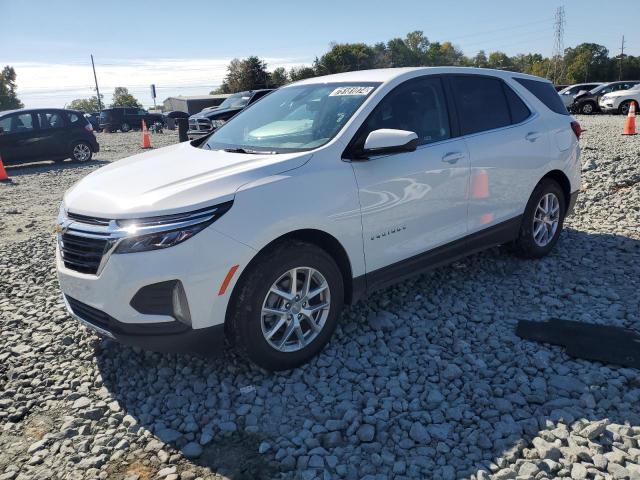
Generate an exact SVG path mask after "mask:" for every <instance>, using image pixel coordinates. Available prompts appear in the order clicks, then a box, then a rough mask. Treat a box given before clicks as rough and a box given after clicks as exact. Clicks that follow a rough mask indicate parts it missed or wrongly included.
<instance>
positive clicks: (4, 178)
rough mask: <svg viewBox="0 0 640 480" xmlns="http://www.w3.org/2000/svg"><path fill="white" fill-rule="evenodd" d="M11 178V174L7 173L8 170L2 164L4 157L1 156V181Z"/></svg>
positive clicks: (8, 180)
mask: <svg viewBox="0 0 640 480" xmlns="http://www.w3.org/2000/svg"><path fill="white" fill-rule="evenodd" d="M10 181H11V179H10V178H9V175H7V171H6V170H5V169H4V165H3V164H2V157H0V182H10Z"/></svg>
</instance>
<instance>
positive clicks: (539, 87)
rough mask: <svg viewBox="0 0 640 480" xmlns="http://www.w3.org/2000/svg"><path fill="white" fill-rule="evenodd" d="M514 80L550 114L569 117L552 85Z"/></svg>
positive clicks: (529, 80)
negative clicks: (549, 111)
mask: <svg viewBox="0 0 640 480" xmlns="http://www.w3.org/2000/svg"><path fill="white" fill-rule="evenodd" d="M514 80H515V81H516V82H518V83H519V84H520V85H522V86H523V87H524V88H526V89H527V90H529V91H530V92H531V93H532V94H533V95H534V96H535V97H536V98H537V99H538V100H540V101H541V102H542V103H544V104H545V106H546V107H547V108H548V109H549V110H551V111H552V112H555V113H559V114H561V115H569V111H568V110H567V107H565V106H564V103H562V99H561V98H560V95H558V92H556V90H555V88H553V85H551V84H550V83H549V82H543V81H539V80H531V79H528V78H518V77H515V78H514Z"/></svg>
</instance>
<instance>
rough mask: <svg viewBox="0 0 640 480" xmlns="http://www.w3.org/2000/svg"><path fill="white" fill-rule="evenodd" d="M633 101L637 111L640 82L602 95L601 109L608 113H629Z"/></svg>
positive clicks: (639, 98)
mask: <svg viewBox="0 0 640 480" xmlns="http://www.w3.org/2000/svg"><path fill="white" fill-rule="evenodd" d="M631 103H635V106H636V111H638V105H639V104H640V83H637V84H635V85H633V86H632V87H630V88H628V89H626V90H618V91H616V92H611V93H607V94H605V95H603V96H602V97H600V102H599V106H600V110H602V111H603V112H607V113H620V114H622V115H627V114H628V113H629V108H630V107H631Z"/></svg>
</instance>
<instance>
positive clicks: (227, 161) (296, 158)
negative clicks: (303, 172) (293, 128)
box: [64, 142, 311, 219]
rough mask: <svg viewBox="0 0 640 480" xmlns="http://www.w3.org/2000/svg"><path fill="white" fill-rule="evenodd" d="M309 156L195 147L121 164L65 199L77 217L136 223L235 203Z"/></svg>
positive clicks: (91, 177) (102, 170) (77, 187)
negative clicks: (243, 190) (245, 189)
mask: <svg viewBox="0 0 640 480" xmlns="http://www.w3.org/2000/svg"><path fill="white" fill-rule="evenodd" d="M310 158H311V154H310V153H308V152H301V153H287V154H279V155H269V154H265V155H260V154H256V155H254V154H242V153H230V152H224V151H218V150H203V149H200V148H196V147H193V146H192V145H191V144H190V143H189V142H184V143H180V144H177V145H172V146H170V147H165V148H162V149H159V150H152V151H148V152H145V153H141V154H139V155H134V156H132V157H129V158H126V159H124V160H119V161H117V162H114V163H112V164H110V165H108V166H106V167H103V168H100V169H98V170H96V171H95V172H93V173H91V174H89V175H87V176H86V177H85V178H83V179H82V180H80V181H79V182H78V183H77V184H75V185H74V186H73V187H72V188H71V189H69V190H68V191H67V193H66V194H65V197H64V202H65V205H66V208H67V209H68V210H70V211H71V212H73V213H78V214H80V215H89V216H94V217H102V218H115V219H121V218H136V217H145V216H155V215H165V214H171V213H179V212H185V211H189V210H196V209H198V208H202V207H206V206H210V205H213V204H215V203H219V202H224V201H228V200H231V199H232V198H233V196H234V194H235V192H236V191H237V190H238V188H240V187H241V186H242V185H244V184H246V183H248V182H252V181H255V180H259V179H261V178H265V177H268V176H271V175H277V174H280V173H283V172H285V171H287V170H292V169H294V168H298V167H300V166H302V165H304V164H305V163H306V162H307V161H308V160H309V159H310Z"/></svg>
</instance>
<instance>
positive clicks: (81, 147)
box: [71, 141, 93, 162]
mask: <svg viewBox="0 0 640 480" xmlns="http://www.w3.org/2000/svg"><path fill="white" fill-rule="evenodd" d="M92 156H93V151H92V150H91V145H89V144H88V143H87V142H85V141H79V142H75V143H74V144H73V146H72V147H71V159H72V160H74V161H76V162H88V161H89V160H91V157H92Z"/></svg>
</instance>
